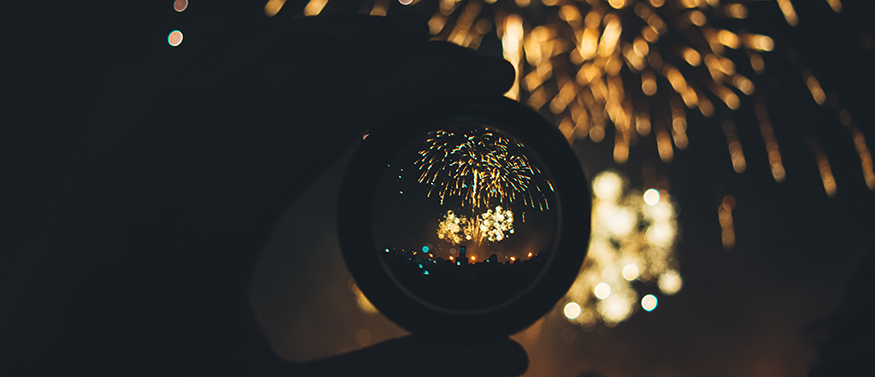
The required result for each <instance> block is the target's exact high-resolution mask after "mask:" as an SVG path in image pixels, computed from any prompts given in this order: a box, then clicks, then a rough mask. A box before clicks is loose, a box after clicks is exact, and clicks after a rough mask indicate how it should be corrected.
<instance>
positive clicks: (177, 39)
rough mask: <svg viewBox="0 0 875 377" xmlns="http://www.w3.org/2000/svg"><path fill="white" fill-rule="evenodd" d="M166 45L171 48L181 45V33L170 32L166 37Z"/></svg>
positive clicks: (177, 31)
mask: <svg viewBox="0 0 875 377" xmlns="http://www.w3.org/2000/svg"><path fill="white" fill-rule="evenodd" d="M167 44H169V45H171V46H173V47H176V46H179V45H180V44H182V32H181V31H179V30H174V31H171V32H170V34H168V35H167Z"/></svg>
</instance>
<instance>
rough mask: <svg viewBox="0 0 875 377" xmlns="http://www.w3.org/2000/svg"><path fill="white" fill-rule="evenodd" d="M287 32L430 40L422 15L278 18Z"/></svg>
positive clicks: (356, 38)
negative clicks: (289, 19) (291, 20)
mask: <svg viewBox="0 0 875 377" xmlns="http://www.w3.org/2000/svg"><path fill="white" fill-rule="evenodd" d="M278 21H279V22H281V23H282V24H281V25H279V26H280V27H281V28H283V29H284V30H285V33H288V34H290V35H291V34H301V33H306V34H313V35H318V36H319V37H320V38H326V37H340V38H342V39H343V40H344V41H346V42H347V43H349V42H351V41H365V40H367V41H377V40H379V41H395V42H410V43H422V42H425V41H427V40H428V37H429V31H428V24H427V23H426V22H425V20H423V19H422V18H421V17H419V16H417V15H415V14H412V13H407V14H402V15H397V16H389V17H376V16H365V15H360V14H354V13H339V14H332V15H326V16H319V17H310V18H304V19H300V20H295V21H293V22H288V21H287V20H278Z"/></svg>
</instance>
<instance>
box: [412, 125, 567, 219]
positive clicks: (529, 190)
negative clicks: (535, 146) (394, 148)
mask: <svg viewBox="0 0 875 377" xmlns="http://www.w3.org/2000/svg"><path fill="white" fill-rule="evenodd" d="M419 155H420V156H421V158H420V159H418V160H417V161H416V162H415V165H416V166H418V168H419V170H420V171H421V172H422V174H421V175H420V177H419V182H420V183H424V184H427V185H430V186H431V188H430V189H429V191H428V196H429V197H431V196H432V195H437V196H438V197H440V202H441V204H443V203H444V200H445V199H446V198H448V197H459V198H462V206H465V205H468V206H471V207H472V208H479V207H480V206H481V205H489V203H492V202H498V203H513V202H514V201H517V200H519V199H522V201H523V203H524V204H526V205H528V206H531V207H533V208H538V209H540V210H544V209H549V203H547V200H546V197H545V196H544V192H543V190H545V189H546V190H550V191H552V190H553V187H552V186H551V185H550V182H549V181H544V183H542V184H539V183H538V182H537V181H536V179H537V178H538V177H539V176H540V175H541V171H540V170H538V168H537V167H535V166H533V165H532V164H531V163H530V162H529V159H528V157H527V156H526V154H525V152H524V149H523V145H522V144H520V143H517V142H514V141H512V140H510V139H509V138H506V137H504V136H501V135H499V134H497V133H495V132H492V131H490V130H488V129H470V130H454V131H447V130H437V131H434V132H431V133H430V134H429V137H428V139H427V140H426V147H425V148H423V149H422V150H420V151H419ZM542 185H543V186H546V187H545V188H542V187H541V186H542Z"/></svg>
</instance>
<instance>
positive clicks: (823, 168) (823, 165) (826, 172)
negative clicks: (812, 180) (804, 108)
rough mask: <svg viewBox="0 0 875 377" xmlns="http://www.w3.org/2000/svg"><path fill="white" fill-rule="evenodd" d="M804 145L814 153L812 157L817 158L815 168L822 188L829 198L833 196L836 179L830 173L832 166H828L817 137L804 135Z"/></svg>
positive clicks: (824, 152)
mask: <svg viewBox="0 0 875 377" xmlns="http://www.w3.org/2000/svg"><path fill="white" fill-rule="evenodd" d="M805 145H806V146H807V147H808V150H810V151H811V153H813V154H814V158H815V159H816V160H817V170H818V171H819V172H820V180H821V181H822V182H823V190H824V191H826V195H827V196H829V197H830V198H832V197H834V196H835V195H836V190H837V188H836V180H835V177H833V175H832V168H830V166H829V160H828V159H827V157H826V151H824V150H823V147H822V146H821V145H820V143H819V142H818V141H817V139H815V138H814V137H813V136H811V135H807V136H806V138H805Z"/></svg>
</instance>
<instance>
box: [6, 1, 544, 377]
mask: <svg viewBox="0 0 875 377" xmlns="http://www.w3.org/2000/svg"><path fill="white" fill-rule="evenodd" d="M426 39H427V31H426V27H425V25H424V23H423V22H422V21H421V20H416V19H413V18H407V17H404V18H397V19H385V18H374V17H361V16H353V15H342V16H333V17H326V18H320V19H305V20H299V21H294V22H290V21H282V20H279V21H274V22H273V23H272V25H270V26H268V28H267V29H266V30H263V31H261V32H260V33H259V34H257V35H255V36H254V37H253V36H252V35H246V36H241V39H239V40H236V41H229V42H228V43H225V44H222V45H219V46H217V47H215V48H214V49H213V50H209V49H206V50H203V51H201V52H200V53H198V54H192V55H193V56H194V57H192V58H191V59H190V60H188V61H185V62H182V63H181V65H182V66H183V67H184V68H182V72H185V73H186V74H184V75H180V76H181V77H183V79H182V80H180V81H179V82H176V83H173V84H170V85H168V86H165V88H169V89H167V91H168V92H167V93H158V94H156V96H155V97H156V98H158V99H159V100H156V102H155V105H154V106H153V107H152V109H153V110H154V111H152V113H151V114H150V115H149V116H148V117H147V118H145V119H143V120H142V121H143V126H142V129H143V130H144V132H143V133H142V135H140V136H139V137H137V138H135V139H134V140H132V141H131V142H130V143H128V144H127V145H126V146H125V147H124V148H123V149H122V150H119V151H117V152H116V153H113V154H110V155H109V156H106V158H104V159H103V160H102V161H101V162H100V163H99V164H98V166H96V167H95V169H94V170H93V174H92V175H91V176H90V178H89V179H88V181H87V183H86V184H85V186H84V187H83V190H82V192H81V194H82V200H81V202H79V204H78V206H77V208H76V209H75V210H74V211H73V212H72V213H73V216H72V217H71V220H70V222H69V224H68V226H67V227H66V228H65V230H64V232H63V234H62V235H61V236H60V237H59V238H58V239H57V240H56V242H55V243H54V247H53V248H52V250H51V254H50V255H49V256H48V259H47V261H46V263H45V268H44V269H43V270H42V271H41V274H42V275H41V276H40V279H41V280H40V282H39V284H38V286H37V288H36V290H35V291H34V292H32V294H30V295H29V296H28V297H27V298H26V300H25V302H24V304H25V305H24V306H23V310H21V311H19V313H18V314H17V316H16V318H15V320H17V321H20V323H21V330H19V332H18V333H17V335H18V336H19V337H20V340H21V342H20V344H17V345H16V346H15V348H16V349H15V350H14V353H12V354H7V355H6V356H5V357H8V358H9V360H10V361H11V362H12V363H13V364H14V365H18V366H24V367H27V368H28V369H27V370H30V371H32V372H33V373H34V374H45V373H53V374H74V375H102V374H107V375H109V374H112V375H173V374H180V375H181V374H188V375H233V374H240V375H248V376H254V375H262V374H263V375H295V374H298V373H300V374H313V375H350V374H362V375H454V376H464V375H472V376H474V375H477V376H481V375H511V374H519V373H522V372H523V371H524V370H525V369H526V365H527V359H526V355H525V352H524V351H523V350H522V348H521V347H520V346H519V345H518V344H516V343H515V342H513V341H511V340H509V339H497V340H492V341H487V340H484V342H483V343H481V344H452V345H450V344H444V343H439V342H435V341H430V340H428V339H421V338H418V337H407V338H402V339H397V340H392V341H388V342H385V343H382V344H378V345H376V346H373V347H370V348H367V349H364V350H360V351H356V352H352V353H349V354H345V355H340V356H337V357H334V358H330V359H326V360H322V361H317V362H314V363H312V364H309V365H292V364H288V363H285V362H282V361H281V360H280V359H279V358H278V357H277V356H276V355H275V354H274V353H273V352H272V350H271V349H270V347H269V346H268V344H267V342H266V340H265V339H264V337H263V336H262V334H261V333H260V330H259V328H258V326H257V324H256V323H255V321H254V319H253V316H252V312H251V311H252V309H251V307H250V305H249V302H248V299H247V288H248V285H249V281H250V278H251V274H252V270H253V266H254V263H255V261H256V259H257V258H258V252H259V251H260V250H261V249H262V247H263V246H264V244H265V243H266V241H267V239H268V237H269V235H270V232H271V230H272V227H273V225H274V224H275V223H276V222H277V220H278V219H279V217H280V215H281V214H282V213H283V211H284V210H285V209H286V208H287V207H288V206H289V205H290V203H292V202H293V201H294V200H295V199H296V198H297V197H298V196H299V195H300V194H301V193H303V192H304V191H305V190H306V189H307V188H308V187H309V186H310V185H311V184H312V183H313V182H314V181H315V180H316V179H317V178H318V177H319V176H320V175H321V174H322V173H323V172H324V171H325V170H326V169H327V168H329V167H330V166H331V165H332V164H333V163H334V162H336V161H337V159H338V157H339V156H341V155H342V154H343V153H344V152H345V151H347V150H349V149H350V148H351V147H352V146H354V144H355V142H356V140H360V138H361V135H362V133H363V132H364V131H365V130H366V129H368V128H370V127H373V126H375V125H378V124H380V123H381V122H383V121H385V120H387V119H390V118H392V117H393V116H395V115H397V114H401V113H404V112H409V111H412V110H414V109H416V108H417V107H420V106H423V105H427V104H429V103H432V102H434V101H438V100H440V99H442V98H448V97H460V96H471V97H478V96H490V95H491V96H498V95H501V93H503V92H504V91H506V90H507V89H508V88H509V87H510V85H511V83H512V81H513V69H512V67H511V66H510V64H509V63H507V62H504V61H500V60H494V59H487V58H483V57H480V56H477V55H476V54H474V53H472V52H470V51H467V50H464V49H462V48H459V47H457V46H453V45H449V44H446V43H437V42H427V41H426ZM244 42H246V43H244ZM223 71H225V72H227V73H226V74H222V75H221V77H222V78H221V79H216V78H215V75H217V74H218V73H215V72H223ZM202 72H211V73H209V74H203V73H202ZM83 95H87V93H86V94H83ZM180 96H181V97H180ZM168 97H170V98H175V99H176V100H175V101H174V103H179V102H180V98H181V102H182V103H183V105H181V106H177V105H174V104H171V103H164V102H162V101H161V100H160V98H168ZM84 121H87V119H71V124H76V122H84ZM13 339H19V338H13ZM437 355H441V356H440V357H438V356H437ZM423 360H429V361H428V362H424V361H423Z"/></svg>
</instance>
